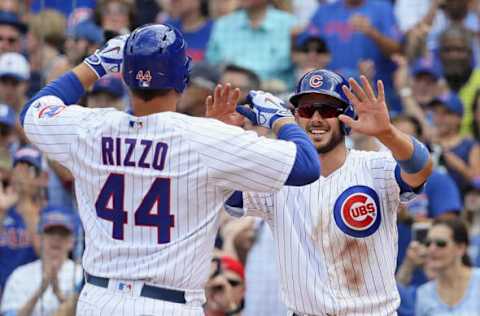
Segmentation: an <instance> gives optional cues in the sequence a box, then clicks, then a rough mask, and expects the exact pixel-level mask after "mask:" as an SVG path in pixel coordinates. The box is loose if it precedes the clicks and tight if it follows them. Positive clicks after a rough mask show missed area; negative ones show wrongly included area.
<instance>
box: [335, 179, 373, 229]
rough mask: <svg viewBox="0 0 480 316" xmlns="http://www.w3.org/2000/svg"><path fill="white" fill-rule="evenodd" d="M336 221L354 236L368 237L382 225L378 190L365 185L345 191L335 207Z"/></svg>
mask: <svg viewBox="0 0 480 316" xmlns="http://www.w3.org/2000/svg"><path fill="white" fill-rule="evenodd" d="M333 213H334V218H335V223H336V224H337V226H338V228H340V230H341V231H343V232H344V233H345V234H347V235H350V236H352V237H360V238H364V237H368V236H370V235H372V234H373V233H375V232H376V231H377V229H378V227H379V226H380V222H381V220H382V219H381V217H382V216H381V211H380V203H379V199H378V195H377V192H375V191H374V190H373V189H372V188H370V187H367V186H364V185H355V186H353V187H350V188H348V189H346V190H345V191H343V193H342V194H340V196H339V197H338V198H337V200H336V201H335V206H334V208H333Z"/></svg>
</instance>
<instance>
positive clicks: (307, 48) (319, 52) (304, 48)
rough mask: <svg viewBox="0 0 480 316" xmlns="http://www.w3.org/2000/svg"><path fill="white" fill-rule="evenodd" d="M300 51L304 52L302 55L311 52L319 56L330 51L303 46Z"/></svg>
mask: <svg viewBox="0 0 480 316" xmlns="http://www.w3.org/2000/svg"><path fill="white" fill-rule="evenodd" d="M299 51H300V52H302V53H310V52H314V53H317V54H323V53H328V51H327V50H326V49H325V47H309V46H303V47H301V48H300V49H299Z"/></svg>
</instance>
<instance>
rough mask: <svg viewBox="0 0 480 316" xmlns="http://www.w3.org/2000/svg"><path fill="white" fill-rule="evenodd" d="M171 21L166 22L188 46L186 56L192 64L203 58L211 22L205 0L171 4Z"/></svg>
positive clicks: (188, 0)
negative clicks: (180, 34) (177, 31)
mask: <svg viewBox="0 0 480 316" xmlns="http://www.w3.org/2000/svg"><path fill="white" fill-rule="evenodd" d="M170 9H171V11H172V19H171V20H169V21H167V22H166V23H167V24H170V25H172V26H174V27H176V28H177V29H179V30H180V31H181V32H182V33H183V36H184V38H185V41H186V42H187V44H188V47H187V55H188V56H190V57H192V61H193V62H199V61H202V60H203V59H204V58H205V50H206V49H207V43H208V40H209V39H210V33H211V32H212V27H213V21H212V20H210V19H209V18H208V2H207V1H206V0H177V1H172V3H171V8H170Z"/></svg>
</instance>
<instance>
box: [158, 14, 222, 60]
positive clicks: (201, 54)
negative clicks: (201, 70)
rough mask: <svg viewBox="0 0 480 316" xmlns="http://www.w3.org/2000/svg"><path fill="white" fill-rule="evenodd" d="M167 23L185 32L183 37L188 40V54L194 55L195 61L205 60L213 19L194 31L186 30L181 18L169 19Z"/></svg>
mask: <svg viewBox="0 0 480 316" xmlns="http://www.w3.org/2000/svg"><path fill="white" fill-rule="evenodd" d="M166 23H167V24H170V25H171V26H173V27H175V28H177V29H179V30H180V31H181V32H182V33H183V37H184V38H185V41H186V42H187V55H188V56H190V57H192V60H193V61H194V62H197V61H202V60H204V58H205V50H206V49H207V44H208V40H209V39H210V34H211V33H212V27H213V21H212V20H207V21H206V22H205V23H204V24H203V25H202V26H201V27H200V28H199V29H198V30H196V31H194V32H185V30H184V29H183V25H182V21H180V20H169V21H167V22H166Z"/></svg>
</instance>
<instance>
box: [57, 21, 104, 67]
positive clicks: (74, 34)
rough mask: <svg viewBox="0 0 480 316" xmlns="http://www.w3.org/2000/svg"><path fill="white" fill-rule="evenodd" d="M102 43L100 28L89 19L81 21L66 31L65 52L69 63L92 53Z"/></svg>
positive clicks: (102, 37)
mask: <svg viewBox="0 0 480 316" xmlns="http://www.w3.org/2000/svg"><path fill="white" fill-rule="evenodd" d="M103 43H104V36H103V31H102V29H101V28H100V27H99V26H98V25H96V24H95V23H93V22H92V21H90V20H86V21H82V22H80V23H78V24H76V25H74V26H73V27H71V28H70V29H69V30H68V31H67V41H66V42H65V52H66V55H67V58H68V61H69V62H70V65H76V64H78V63H80V62H82V60H83V59H84V58H85V57H87V56H89V55H90V54H93V52H95V50H96V49H97V48H99V47H100V46H102V45H103Z"/></svg>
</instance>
